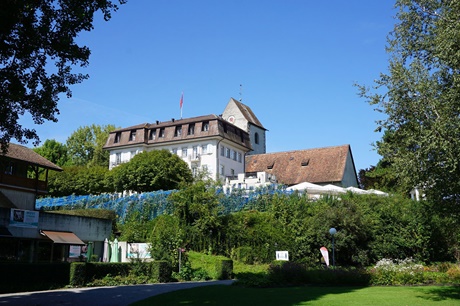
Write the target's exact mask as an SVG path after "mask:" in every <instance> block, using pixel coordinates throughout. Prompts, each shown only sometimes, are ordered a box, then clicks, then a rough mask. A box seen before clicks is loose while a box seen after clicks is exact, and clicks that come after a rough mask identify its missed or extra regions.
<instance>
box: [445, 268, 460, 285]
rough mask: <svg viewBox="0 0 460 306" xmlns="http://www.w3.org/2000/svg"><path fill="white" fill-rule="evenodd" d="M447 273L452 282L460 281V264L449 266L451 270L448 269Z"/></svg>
mask: <svg viewBox="0 0 460 306" xmlns="http://www.w3.org/2000/svg"><path fill="white" fill-rule="evenodd" d="M446 273H447V275H448V276H449V280H450V281H451V282H452V283H455V284H458V283H460V266H459V265H455V266H453V267H451V268H449V270H447V272H446Z"/></svg>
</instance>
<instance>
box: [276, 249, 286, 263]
mask: <svg viewBox="0 0 460 306" xmlns="http://www.w3.org/2000/svg"><path fill="white" fill-rule="evenodd" d="M276 260H285V261H289V252H288V251H276Z"/></svg>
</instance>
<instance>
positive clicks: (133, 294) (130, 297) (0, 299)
mask: <svg viewBox="0 0 460 306" xmlns="http://www.w3.org/2000/svg"><path fill="white" fill-rule="evenodd" d="M232 283H233V280H224V281H209V282H186V283H165V284H148V285H132V286H115V287H91V288H76V289H58V290H49V291H34V292H21V293H8V294H0V306H3V305H21V306H48V305H84V306H91V305H98V306H99V305H101V306H125V305H129V304H131V303H134V302H136V301H140V300H143V299H146V298H148V297H151V296H154V295H158V294H162V293H166V292H171V291H175V290H182V289H188V288H194V287H201V286H210V285H230V284H232Z"/></svg>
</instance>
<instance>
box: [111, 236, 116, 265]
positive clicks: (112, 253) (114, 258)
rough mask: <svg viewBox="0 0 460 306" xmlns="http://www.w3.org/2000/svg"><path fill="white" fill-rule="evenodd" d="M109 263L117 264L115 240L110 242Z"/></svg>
mask: <svg viewBox="0 0 460 306" xmlns="http://www.w3.org/2000/svg"><path fill="white" fill-rule="evenodd" d="M110 262H118V240H117V238H115V240H114V241H113V242H112V252H111V255H110Z"/></svg>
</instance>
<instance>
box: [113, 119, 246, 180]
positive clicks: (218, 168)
mask: <svg viewBox="0 0 460 306" xmlns="http://www.w3.org/2000/svg"><path fill="white" fill-rule="evenodd" d="M191 127H193V128H191ZM179 130H180V131H181V132H180V133H179V132H178V131H179ZM160 135H161V136H160ZM105 149H106V150H108V151H109V152H110V161H109V168H110V169H112V168H113V167H116V166H118V165H119V164H121V163H126V162H129V161H130V160H131V159H132V158H133V157H134V156H135V155H136V154H139V153H140V152H147V151H152V150H168V151H170V152H171V153H173V154H176V155H177V156H179V157H180V158H182V160H183V161H184V162H185V163H187V164H188V166H189V167H190V169H191V170H192V173H193V174H194V175H196V174H198V173H205V174H207V175H208V176H209V177H210V178H212V179H216V180H218V179H219V180H221V181H223V180H224V179H225V178H226V177H235V176H236V175H237V174H238V173H244V169H245V164H244V162H245V155H246V154H247V152H248V151H250V149H251V148H250V142H249V134H248V133H247V132H245V131H242V130H240V129H239V128H238V127H236V126H234V125H232V124H229V123H227V122H226V121H224V120H223V119H222V118H221V117H218V116H215V115H212V116H205V117H197V118H189V119H183V120H172V121H169V122H163V123H160V122H158V123H156V124H145V125H139V126H134V127H130V128H125V129H121V130H117V131H114V132H112V133H111V134H110V136H109V139H108V140H107V143H106V146H105Z"/></svg>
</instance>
